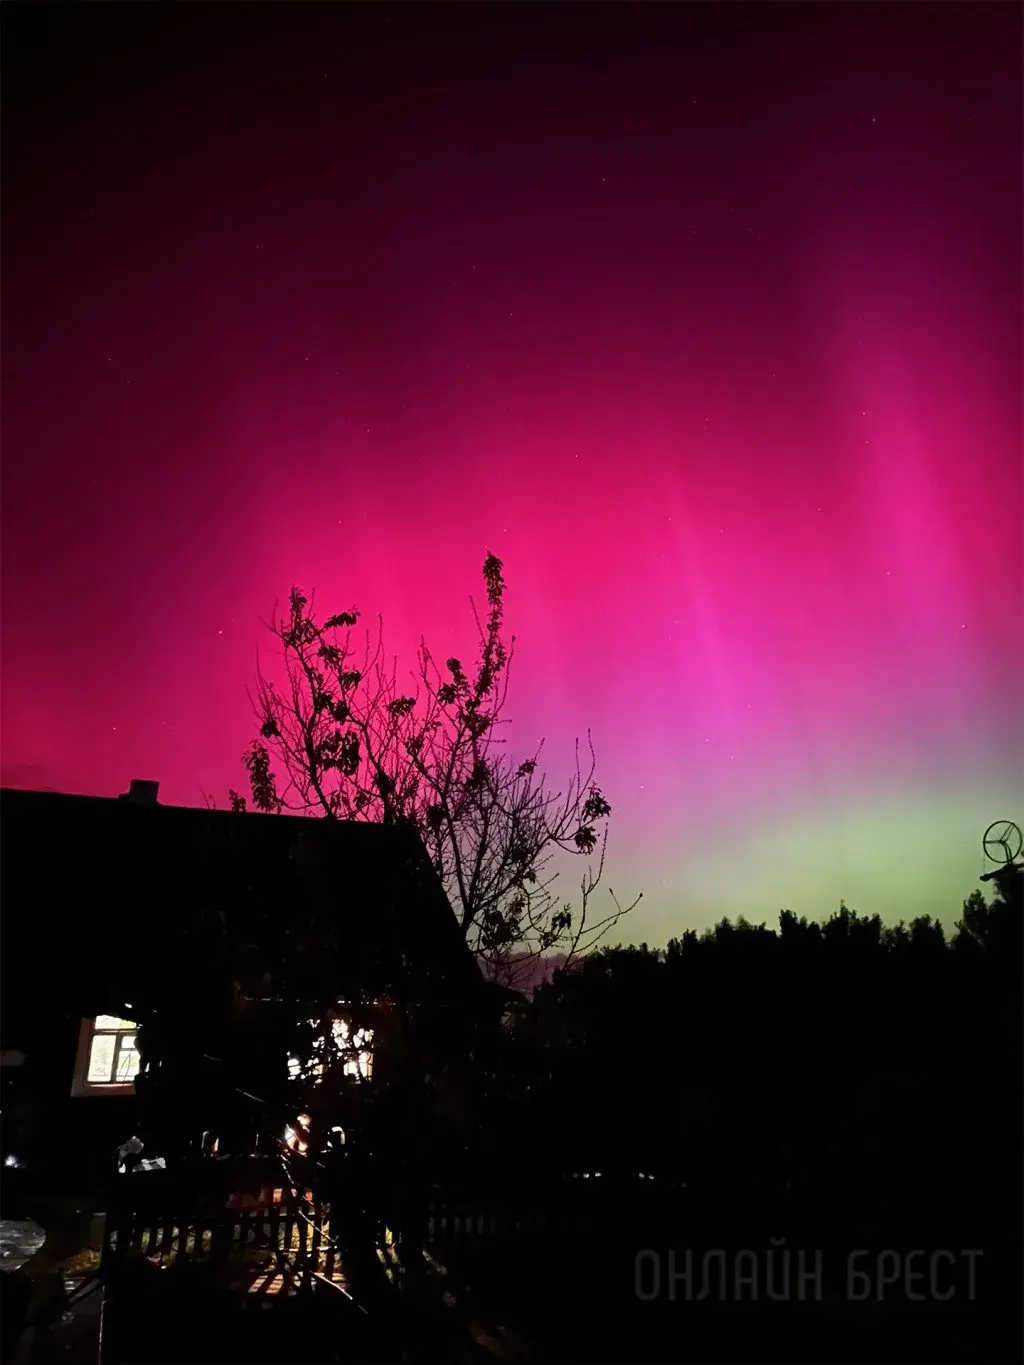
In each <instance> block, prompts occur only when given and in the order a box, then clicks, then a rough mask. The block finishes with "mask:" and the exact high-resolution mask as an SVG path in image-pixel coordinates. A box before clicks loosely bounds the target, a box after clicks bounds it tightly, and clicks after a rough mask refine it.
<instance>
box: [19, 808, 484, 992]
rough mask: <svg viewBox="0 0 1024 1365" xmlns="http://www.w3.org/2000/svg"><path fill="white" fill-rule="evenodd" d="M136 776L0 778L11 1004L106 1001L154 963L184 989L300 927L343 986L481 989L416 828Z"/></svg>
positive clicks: (254, 962)
mask: <svg viewBox="0 0 1024 1365" xmlns="http://www.w3.org/2000/svg"><path fill="white" fill-rule="evenodd" d="M137 788H138V791H139V792H140V793H141V794H142V798H143V799H142V800H141V801H136V800H134V799H112V798H104V797H92V796H73V795H68V794H64V793H59V792H34V791H20V790H15V789H5V790H3V791H0V841H2V842H0V882H2V902H3V907H4V908H3V916H2V923H0V935H2V944H3V953H2V966H0V970H2V974H3V982H4V996H5V998H6V1001H7V1004H8V1005H11V1004H14V1003H15V1001H16V1000H17V999H18V998H19V997H25V998H27V996H28V994H29V993H30V992H32V991H35V992H36V993H42V994H43V995H46V996H48V997H49V998H50V999H51V1000H52V998H53V994H52V992H53V990H54V989H58V990H59V991H60V992H61V993H62V994H63V996H64V998H65V999H68V998H69V997H75V998H76V999H77V998H79V997H81V996H83V994H88V993H89V992H90V991H91V992H93V994H95V995H96V996H97V1004H96V1008H97V1009H103V1006H102V1004H101V1003H100V1001H99V997H100V996H103V997H104V998H106V996H107V995H110V994H112V995H113V996H117V995H118V992H119V990H123V992H127V991H129V990H130V989H133V988H134V989H136V990H137V989H138V983H139V980H140V978H145V977H146V975H147V973H150V974H152V973H153V972H157V971H159V970H162V971H165V972H167V971H170V972H171V973H172V975H175V976H176V979H177V983H178V986H179V988H180V991H181V993H182V995H183V997H184V998H185V999H186V1000H187V998H188V992H189V991H190V990H200V989H201V988H202V983H203V973H204V971H208V970H209V968H210V964H211V962H212V961H213V960H214V958H216V956H217V954H219V953H221V952H228V953H230V954H231V955H232V962H233V963H237V962H239V961H241V960H243V959H246V958H247V959H248V961H249V963H250V965H251V966H252V968H253V970H256V969H257V968H259V969H260V970H262V969H263V967H264V966H266V965H268V964H269V965H270V966H272V967H273V966H274V965H275V964H278V963H280V962H281V961H282V959H283V956H284V954H283V953H282V951H281V949H282V946H283V945H284V944H285V942H286V941H287V940H289V939H290V940H291V945H292V947H293V948H294V947H295V945H296V943H298V942H299V941H300V940H301V941H302V942H304V943H305V944H306V945H307V948H308V952H307V954H306V957H305V959H303V957H302V954H301V953H300V954H299V958H298V961H299V963H300V969H301V970H303V971H307V972H308V973H309V975H310V979H312V978H313V977H315V976H316V974H317V973H323V972H324V971H325V970H328V968H327V967H326V964H328V963H329V964H331V966H330V968H329V970H331V971H334V973H335V976H336V979H337V980H338V983H339V990H344V989H359V988H362V989H364V990H372V991H375V992H379V993H385V994H390V995H394V996H395V997H396V998H402V997H403V996H404V997H405V998H406V999H422V1000H424V1001H428V1000H429V1001H432V1002H437V1003H442V1004H447V1003H450V1004H457V1003H461V1002H463V1001H466V1000H468V999H469V997H471V996H472V995H474V994H475V993H476V992H477V990H478V988H479V987H480V984H481V976H480V972H479V969H478V968H477V965H476V963H475V961H474V959H473V957H472V954H471V953H470V951H469V949H468V948H467V946H466V943H465V940H464V938H463V936H462V934H461V932H460V930H459V926H458V924H457V922H456V919H455V915H454V913H453V911H452V909H451V906H450V905H449V903H448V900H447V897H446V895H445V893H444V889H443V887H442V885H441V882H440V879H439V878H438V876H437V874H436V872H435V870H434V867H433V865H432V864H431V862H430V860H429V858H428V856H427V853H426V850H425V848H424V846H423V843H422V841H421V839H420V837H419V834H418V833H417V831H416V830H415V828H414V827H413V826H411V825H408V824H401V823H398V824H390V825H381V824H371V823H368V822H357V821H336V820H326V819H311V818H302V817H297V816H286V815H262V814H257V813H249V812H245V813H235V812H233V811H222V810H208V809H205V808H199V809H194V808H190V807H183V806H166V805H161V804H157V803H156V801H155V799H154V797H155V791H154V790H153V789H150V790H149V791H148V792H145V790H144V786H143V784H133V796H134V795H135V793H136V789H137ZM147 798H148V799H147ZM292 960H295V959H294V954H293V955H292ZM303 962H304V964H305V965H304V966H303V965H302V964H303ZM293 987H294V981H293ZM289 993H291V992H289ZM69 1007H70V1008H72V1009H74V1008H75V1006H74V1005H73V1004H71V1005H70V1006H69ZM5 1012H6V1011H5ZM81 1012H82V1013H89V1009H88V1008H87V1007H83V1008H82V1011H81Z"/></svg>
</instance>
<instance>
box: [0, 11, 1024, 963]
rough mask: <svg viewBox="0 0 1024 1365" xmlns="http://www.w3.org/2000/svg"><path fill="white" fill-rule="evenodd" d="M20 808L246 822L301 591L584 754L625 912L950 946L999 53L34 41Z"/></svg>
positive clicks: (1014, 473)
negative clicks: (33, 799)
mask: <svg viewBox="0 0 1024 1365" xmlns="http://www.w3.org/2000/svg"><path fill="white" fill-rule="evenodd" d="M4 46H5V57H4V60H5V74H4V130H5V134H4V140H5V145H4V163H3V178H4V185H3V189H4V193H3V302H4V316H3V368H4V374H3V378H4V433H3V434H4V469H3V481H4V484H3V493H4V500H3V532H4V536H3V542H4V543H3V623H2V624H3V647H4V654H3V750H2V757H3V781H4V783H5V784H8V785H18V786H30V787H39V786H53V787H57V788H60V789H64V790H71V791H81V792H95V793H100V794H110V795H112V794H114V793H116V792H118V791H120V790H123V789H124V788H125V786H126V784H127V781H128V779H129V778H130V777H132V776H139V777H149V778H157V779H159V780H160V783H161V794H162V797H163V799H165V800H169V801H175V802H180V803H184V804H194V803H198V802H199V801H200V800H201V799H202V793H203V791H206V792H209V793H211V794H215V795H216V796H217V797H218V798H219V799H221V800H222V799H223V795H224V793H225V791H226V789H227V788H228V787H229V786H231V785H237V784H239V782H240V779H241V771H240V767H239V764H238V757H239V755H240V753H241V751H242V749H243V747H244V746H245V744H246V742H247V741H248V739H249V737H250V733H251V724H250V712H249V707H248V702H247V700H246V695H245V687H246V684H247V683H248V682H249V680H250V679H251V676H252V673H253V667H254V661H255V654H256V648H257V645H258V644H259V643H260V641H261V631H260V626H259V618H260V617H261V616H265V615H266V614H267V613H268V612H269V610H270V609H271V607H272V605H273V602H274V599H275V597H276V596H281V595H283V594H284V593H285V592H286V591H287V588H288V586H289V585H290V583H291V582H292V581H298V582H300V583H303V584H305V585H307V586H315V588H316V589H317V591H318V595H319V596H320V597H321V598H322V600H323V601H324V602H325V603H330V604H331V605H332V606H333V607H347V606H349V605H351V603H353V602H355V603H357V604H358V605H359V606H360V607H361V608H362V609H363V610H364V611H366V612H369V613H373V612H375V611H377V610H380V611H382V612H383V613H384V616H385V621H386V623H387V625H388V634H389V638H390V641H391V643H392V644H393V645H394V646H395V647H396V648H400V649H402V650H406V649H408V648H409V647H410V646H412V645H413V644H414V642H415V638H416V635H417V634H418V632H419V631H421V630H423V631H426V633H427V635H428V637H429V638H430V639H431V640H433V641H434V642H435V643H436V646H437V648H438V649H439V650H448V649H449V648H451V649H454V650H459V649H461V650H466V649H468V648H469V643H468V642H469V641H470V639H471V633H470V626H471V622H470V617H469V614H468V609H467V606H466V597H467V594H468V593H469V592H470V591H473V590H475V589H476V586H477V581H478V573H479V567H480V564H481V562H482V560H483V557H484V554H485V551H486V550H488V549H491V550H494V551H495V552H496V553H498V554H499V555H501V556H502V558H503V559H504V560H505V564H506V574H507V578H508V580H509V589H510V591H509V609H510V617H511V623H512V625H513V627H514V629H515V630H516V631H517V633H518V635H519V637H520V646H519V657H518V660H517V668H516V674H517V677H516V684H515V688H514V696H513V703H512V706H511V714H512V716H513V721H514V724H513V726H512V729H511V733H510V738H511V739H512V741H513V742H514V743H518V744H519V745H520V746H521V747H522V748H523V749H527V748H530V747H532V745H533V744H534V742H535V740H536V738H537V737H538V736H539V735H541V734H547V735H548V736H549V739H550V744H551V747H552V750H553V757H555V756H557V755H564V754H565V753H566V751H567V750H568V747H569V743H570V741H571V738H572V736H573V735H574V734H575V733H576V732H577V731H580V730H584V729H585V728H586V727H587V726H588V725H590V726H591V727H592V728H593V732H594V737H595V742H596V744H597V746H598V749H599V753H600V756H601V759H602V767H601V774H602V777H603V780H604V785H605V786H606V789H607V792H608V795H609V797H610V799H611V801H612V803H613V806H614V808H615V816H614V822H613V833H612V839H613V848H612V857H611V873H612V876H611V881H612V883H613V884H614V885H615V886H616V888H617V889H618V890H620V891H621V892H622V893H623V894H627V893H630V892H632V891H633V890H634V889H638V888H640V887H642V888H643V890H644V892H645V901H644V904H643V906H642V908H641V910H640V911H638V912H637V916H636V919H635V921H634V924H633V926H632V928H631V932H630V936H631V937H635V938H637V939H639V938H641V937H647V938H649V939H650V940H652V941H656V942H663V941H664V940H665V939H666V938H667V937H668V936H669V935H670V934H672V933H676V932H678V931H679V930H680V929H682V928H683V927H686V926H687V925H690V924H703V923H707V922H709V921H710V920H711V919H712V918H715V917H718V916H719V915H721V914H723V913H729V914H737V913H746V914H747V915H748V916H751V917H756V918H762V917H773V916H774V915H775V913H776V912H777V910H778V909H779V908H780V906H782V905H789V906H791V907H793V908H794V909H796V910H798V911H800V912H803V913H808V914H821V913H827V912H828V911H829V910H831V909H832V908H834V907H835V905H836V904H837V903H838V901H839V898H840V897H841V896H845V897H846V899H847V900H848V902H850V903H851V904H852V905H854V906H855V907H856V908H858V909H862V910H864V911H876V910H877V911H879V912H880V913H881V914H882V915H883V916H885V917H886V918H890V919H895V918H900V917H903V916H907V917H909V916H910V915H913V914H916V913H921V912H925V911H930V912H933V913H938V914H940V915H941V916H942V917H943V918H946V919H951V918H952V917H953V915H954V914H955V912H956V910H957V909H958V907H959V902H960V899H961V898H962V897H963V896H964V895H966V894H967V893H968V892H969V891H970V890H971V889H972V887H973V885H974V884H975V879H976V876H977V873H978V871H979V870H980V847H979V845H980V835H981V831H982V829H983V827H984V826H985V825H986V824H987V823H988V822H989V821H990V820H992V819H994V818H996V817H997V816H1008V817H1013V816H1019V813H1020V812H1021V809H1022V806H1024V802H1022V801H1021V799H1020V795H1021V793H1020V786H1021V784H1020V780H1019V777H1020V771H1021V759H1022V754H1024V731H1022V723H1021V695H1022V690H1024V689H1022V687H1021V682H1020V679H1021V677H1022V676H1024V673H1022V666H1024V632H1022V582H1024V555H1022V509H1024V502H1022V433H1021V359H1022V357H1021V295H1022V287H1021V286H1022V280H1021V226H1022V224H1021V175H1020V166H1021V150H1022V149H1021V120H1020V108H1021V68H1020V50H1021V14H1020V10H1019V7H1017V6H1013V5H1009V4H1006V5H1002V4H999V5H987V4H984V3H973V4H970V5H962V6H957V5H888V4H887V5H883V6H879V7H874V6H872V5H870V4H858V5H855V6H849V7H845V6H843V5H841V4H830V5H817V6H781V5H780V6H774V5H760V6H757V7H755V8H753V9H747V8H745V7H743V6H739V5H714V6H712V7H711V8H704V7H702V6H700V5H686V6H667V5H666V6H657V7H654V8H650V9H648V8H645V7H643V6H640V5H632V6H611V5H609V6H603V7H598V8H590V7H588V6H584V5H574V6H569V7H566V8H564V9H560V8H558V7H557V6H535V5H522V6H511V7H501V6H497V5H495V6H490V5H488V6H476V7H468V8H459V9H456V8H449V9H446V10H438V9H434V8H432V7H429V6H397V7H395V8H390V7H388V6H386V5H378V6H372V7H363V8H358V7H342V6H337V7H336V6H326V5H324V6H315V7H313V8H312V9H305V8H303V7H301V6H298V5H289V6H281V5H277V6H253V7H248V6H230V7H228V8H226V9H217V8H216V7H214V6H212V5H201V6H181V7H171V6H158V7H150V6H127V5H119V6H109V7H89V6H83V7H80V8H79V9H78V10H77V12H68V11H65V10H63V9H61V8H60V7H59V6H54V5H47V6H23V7H18V9H17V11H16V12H15V13H14V15H13V17H12V14H11V12H10V11H8V12H7V13H5V15H4Z"/></svg>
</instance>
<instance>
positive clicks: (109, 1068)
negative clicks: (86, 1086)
mask: <svg viewBox="0 0 1024 1365" xmlns="http://www.w3.org/2000/svg"><path fill="white" fill-rule="evenodd" d="M116 1041H117V1040H116V1039H115V1037H114V1035H113V1034H111V1033H97V1034H96V1035H95V1036H94V1038H93V1040H92V1044H91V1045H90V1048H89V1074H88V1078H87V1079H88V1080H89V1081H90V1082H91V1083H92V1084H93V1085H102V1084H103V1082H104V1081H110V1080H113V1076H114V1046H115V1043H116Z"/></svg>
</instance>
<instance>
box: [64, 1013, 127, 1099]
mask: <svg viewBox="0 0 1024 1365" xmlns="http://www.w3.org/2000/svg"><path fill="white" fill-rule="evenodd" d="M99 1017H100V1018H104V1017H107V1016H103V1015H100V1016H99ZM123 1022H125V1023H127V1022H128V1021H127V1020H124V1021H123ZM138 1031H139V1030H138V1025H136V1024H133V1025H132V1027H131V1028H130V1029H126V1028H123V1029H111V1028H97V1027H96V1018H92V1019H83V1020H82V1024H81V1028H80V1029H79V1031H78V1051H77V1054H76V1056H75V1075H74V1080H73V1081H72V1084H71V1096H72V1098H73V1099H85V1098H87V1097H91V1096H97V1095H104V1096H107V1097H110V1096H132V1095H134V1094H135V1081H134V1078H133V1079H132V1080H130V1081H90V1080H89V1063H90V1060H91V1058H92V1044H93V1039H94V1038H96V1037H97V1036H98V1035H99V1036H106V1037H111V1036H112V1037H113V1038H114V1039H115V1040H116V1041H115V1043H114V1074H115V1075H116V1074H117V1063H118V1059H119V1058H120V1055H121V1052H122V1050H123V1049H122V1046H121V1041H120V1040H121V1039H122V1038H123V1037H125V1036H126V1035H127V1036H131V1037H135V1036H136V1035H137V1034H138ZM136 1050H137V1049H136Z"/></svg>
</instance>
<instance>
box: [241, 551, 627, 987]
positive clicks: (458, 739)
mask: <svg viewBox="0 0 1024 1365" xmlns="http://www.w3.org/2000/svg"><path fill="white" fill-rule="evenodd" d="M483 578H484V585H485V589H486V597H487V608H486V612H485V614H484V615H483V617H481V614H480V613H479V612H478V611H477V608H476V605H475V603H473V614H474V617H475V620H476V625H477V630H478V635H479V649H478V656H477V658H476V660H475V661H474V663H473V665H472V667H470V668H467V667H465V666H464V664H463V662H462V661H461V660H460V659H458V658H454V657H452V658H448V659H446V660H445V661H444V664H443V665H441V664H439V663H438V662H437V661H436V660H435V658H434V656H433V654H432V653H431V652H430V650H429V648H428V647H427V644H426V642H425V641H424V640H421V641H420V644H419V647H418V650H417V655H416V667H415V669H413V670H411V671H410V673H409V675H408V677H407V678H400V675H399V670H398V663H397V659H391V660H389V659H388V658H387V656H386V655H385V652H384V639H383V629H382V625H381V622H380V618H378V620H377V624H376V628H375V629H374V630H372V631H371V630H364V631H362V632H359V631H358V630H357V628H358V624H359V612H358V611H357V610H356V609H355V608H352V610H350V611H342V612H337V613H335V614H334V615H331V616H328V617H326V618H325V619H320V618H318V616H317V614H316V609H315V603H314V601H313V598H312V596H307V595H306V594H305V593H304V592H302V591H301V590H300V589H298V588H293V589H292V591H291V594H290V597H289V602H288V610H287V612H286V613H285V614H284V615H277V614H275V616H274V618H273V619H272V620H271V621H270V622H269V623H268V624H269V629H270V631H271V632H272V634H273V635H274V637H275V639H276V641H277V642H278V643H279V645H280V648H281V652H282V656H283V664H284V671H283V676H282V679H281V681H280V682H275V681H274V680H272V679H270V678H268V677H267V676H266V675H265V674H264V673H263V672H262V670H261V671H259V673H258V676H257V683H256V688H255V693H254V695H253V698H252V700H253V703H254V707H255V710H256V714H257V719H258V722H259V738H258V739H256V740H254V741H253V743H252V745H251V746H250V748H249V750H248V752H247V753H246V754H245V756H244V763H245V766H246V770H247V773H248V778H249V785H250V788H251V791H252V799H253V804H254V805H255V807H256V808H257V809H258V810H261V811H269V812H281V811H284V810H291V811H297V812H304V813H307V814H309V813H318V814H322V815H324V816H326V817H328V818H331V819H345V820H352V819H356V820H371V821H381V822H384V823H388V822H392V821H398V820H404V821H409V822H411V823H412V824H413V825H415V826H416V828H417V829H418V830H419V832H420V834H421V836H422V838H423V841H424V843H425V845H426V847H427V850H428V852H429V854H430V856H431V858H432V860H433V862H434V865H435V867H436V868H437V871H438V873H439V874H440V877H441V879H442V881H443V883H444V886H445V890H446V891H447V893H448V896H449V899H450V901H451V903H452V906H453V908H454V910H455V913H456V915H457V917H458V920H459V924H460V926H461V929H462V932H463V934H464V935H465V937H466V940H467V942H468V944H469V946H470V947H471V948H472V950H473V951H474V952H475V953H476V954H477V955H478V956H479V957H480V958H481V959H482V960H483V961H484V962H485V963H486V964H487V965H488V966H489V967H490V969H491V970H492V971H493V972H495V973H496V974H498V975H499V976H500V975H504V976H505V977H506V979H507V978H508V977H509V976H510V975H514V974H515V972H516V971H521V970H522V968H523V966H524V964H525V963H527V962H529V961H530V960H532V959H533V958H535V957H536V956H538V955H539V954H542V953H545V952H548V951H551V950H554V949H557V950H559V951H560V952H561V953H563V954H565V955H566V957H568V958H571V957H574V956H577V955H580V954H582V953H585V952H586V951H588V950H589V949H590V948H592V947H593V946H594V945H595V944H596V943H597V942H598V940H599V939H601V938H603V937H604V935H605V934H606V933H607V932H608V930H609V929H611V928H612V926H613V925H614V924H616V923H617V922H618V921H619V920H620V919H621V918H622V916H623V915H625V914H627V913H628V912H629V911H630V910H632V909H633V907H634V906H635V905H636V904H637V902H638V901H639V899H640V897H639V896H638V897H637V898H636V900H635V901H633V903H632V904H631V905H628V906H625V907H623V906H622V905H620V904H619V902H618V901H617V900H616V899H615V896H614V893H611V900H612V908H611V910H610V912H609V913H607V914H604V915H599V916H595V914H594V910H593V896H594V892H595V890H596V888H597V886H598V883H599V882H600V880H601V876H602V872H603V868H604V854H605V846H606V841H607V821H608V817H609V815H610V814H611V807H610V805H609V804H608V802H607V800H606V799H605V796H604V793H603V792H602V791H601V788H600V787H599V786H598V785H597V784H596V783H595V781H594V771H595V758H594V750H593V745H592V743H591V741H590V736H589V734H588V737H587V742H586V745H585V746H584V748H583V749H582V751H581V746H580V744H579V742H577V745H576V761H575V767H574V770H573V771H572V772H571V773H570V775H569V779H568V781H567V782H566V784H565V786H564V788H562V789H561V790H556V789H554V788H553V787H552V786H551V785H550V784H549V782H548V778H547V775H546V773H545V772H544V771H543V770H542V768H541V766H540V761H541V751H542V748H543V746H540V747H539V748H538V750H537V751H536V752H535V753H533V754H532V755H531V756H530V757H528V758H526V759H525V760H523V759H517V758H515V757H513V756H512V755H511V753H510V752H509V750H508V747H507V745H506V742H505V740H504V738H503V736H502V734H501V732H500V731H501V726H502V725H503V724H505V721H504V719H503V712H504V708H505V702H506V698H507V695H508V683H509V668H510V664H511V661H512V654H513V648H514V644H515V637H514V636H513V637H511V639H510V641H509V643H508V644H507V645H506V643H505V636H504V595H505V580H504V576H503V573H502V564H501V561H500V560H499V559H498V558H497V557H496V556H494V555H488V557H487V559H486V560H485V562H484V566H483ZM471 601H472V599H471ZM231 805H232V807H233V808H234V809H236V810H244V809H245V807H246V802H245V799H244V798H243V797H241V796H239V795H238V793H237V792H232V793H231ZM559 853H566V854H570V855H574V856H580V857H583V858H585V859H587V866H586V870H585V871H584V873H583V875H582V878H581V880H580V886H579V890H580V894H579V897H578V899H577V902H576V904H575V905H573V904H571V903H570V902H568V901H563V900H562V899H561V898H560V897H559V896H558V895H557V894H556V882H557V876H558V873H557V870H556V869H555V868H554V867H553V865H552V864H553V861H554V860H555V858H556V855H558V854H559Z"/></svg>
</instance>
